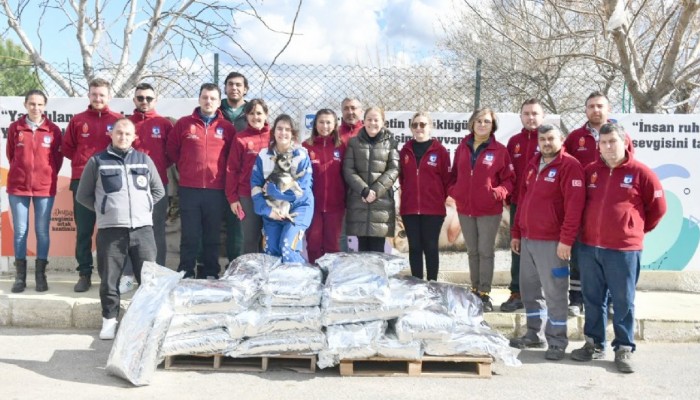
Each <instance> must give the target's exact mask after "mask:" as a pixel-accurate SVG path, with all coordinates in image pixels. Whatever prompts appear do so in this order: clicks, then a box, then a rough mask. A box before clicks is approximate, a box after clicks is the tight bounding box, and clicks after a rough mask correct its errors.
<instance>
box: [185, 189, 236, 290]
mask: <svg viewBox="0 0 700 400" xmlns="http://www.w3.org/2000/svg"><path fill="white" fill-rule="evenodd" d="M178 194H179V196H180V223H181V228H182V229H181V230H182V236H181V237H180V265H179V266H178V271H189V272H194V267H195V265H196V263H197V253H198V251H199V245H200V239H201V244H202V251H203V255H202V262H203V263H204V267H203V269H202V271H201V275H203V277H207V276H215V277H218V276H219V270H220V266H219V246H220V244H221V239H220V238H221V235H220V232H221V221H223V219H224V215H225V214H224V211H225V210H224V205H225V200H224V197H225V195H224V191H223V190H220V189H200V188H188V187H182V186H181V187H180V189H179V191H178Z"/></svg>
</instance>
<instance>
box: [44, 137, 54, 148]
mask: <svg viewBox="0 0 700 400" xmlns="http://www.w3.org/2000/svg"><path fill="white" fill-rule="evenodd" d="M51 140H52V137H51V136H44V143H42V144H41V145H42V147H51Z"/></svg>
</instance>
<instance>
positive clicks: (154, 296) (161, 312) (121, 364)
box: [106, 262, 182, 386]
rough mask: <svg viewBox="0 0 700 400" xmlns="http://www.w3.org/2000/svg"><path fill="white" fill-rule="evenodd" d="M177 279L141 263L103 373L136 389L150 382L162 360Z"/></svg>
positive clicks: (166, 269) (154, 266)
mask: <svg viewBox="0 0 700 400" xmlns="http://www.w3.org/2000/svg"><path fill="white" fill-rule="evenodd" d="M181 276H182V274H179V273H176V272H174V271H172V270H170V269H168V268H165V267H161V266H159V265H157V264H156V263H153V262H145V263H144V264H143V267H142V268H141V285H139V288H138V290H137V291H136V293H135V294H134V297H133V299H132V300H131V304H130V305H129V309H128V310H127V312H126V315H124V318H122V320H121V323H120V324H119V330H118V331H117V336H116V337H115V338H114V343H113V344H112V350H111V351H110V353H109V358H108V359H107V368H106V369H107V372H109V373H112V374H114V375H116V376H119V377H122V378H124V379H126V380H128V381H129V382H131V383H133V384H134V385H136V386H141V385H148V384H149V383H150V381H151V378H152V377H153V373H154V372H155V370H156V367H157V366H158V364H160V362H161V361H162V358H161V357H159V350H160V347H161V344H162V343H163V340H164V338H165V335H166V332H167V330H168V326H169V325H170V321H171V319H172V318H173V309H172V305H171V303H170V292H171V291H172V289H173V288H174V287H175V286H176V285H177V284H178V282H179V281H180V278H181Z"/></svg>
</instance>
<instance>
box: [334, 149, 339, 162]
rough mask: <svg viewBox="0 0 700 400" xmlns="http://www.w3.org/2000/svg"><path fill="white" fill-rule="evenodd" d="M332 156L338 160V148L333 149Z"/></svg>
mask: <svg viewBox="0 0 700 400" xmlns="http://www.w3.org/2000/svg"><path fill="white" fill-rule="evenodd" d="M333 158H335V159H336V160H340V150H338V149H335V150H333Z"/></svg>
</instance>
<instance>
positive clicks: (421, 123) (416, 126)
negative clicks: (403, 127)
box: [411, 122, 428, 129]
mask: <svg viewBox="0 0 700 400" xmlns="http://www.w3.org/2000/svg"><path fill="white" fill-rule="evenodd" d="M426 126H428V123H427V122H414V123H412V124H411V128H413V129H417V128H418V127H421V128H425V127H426Z"/></svg>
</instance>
